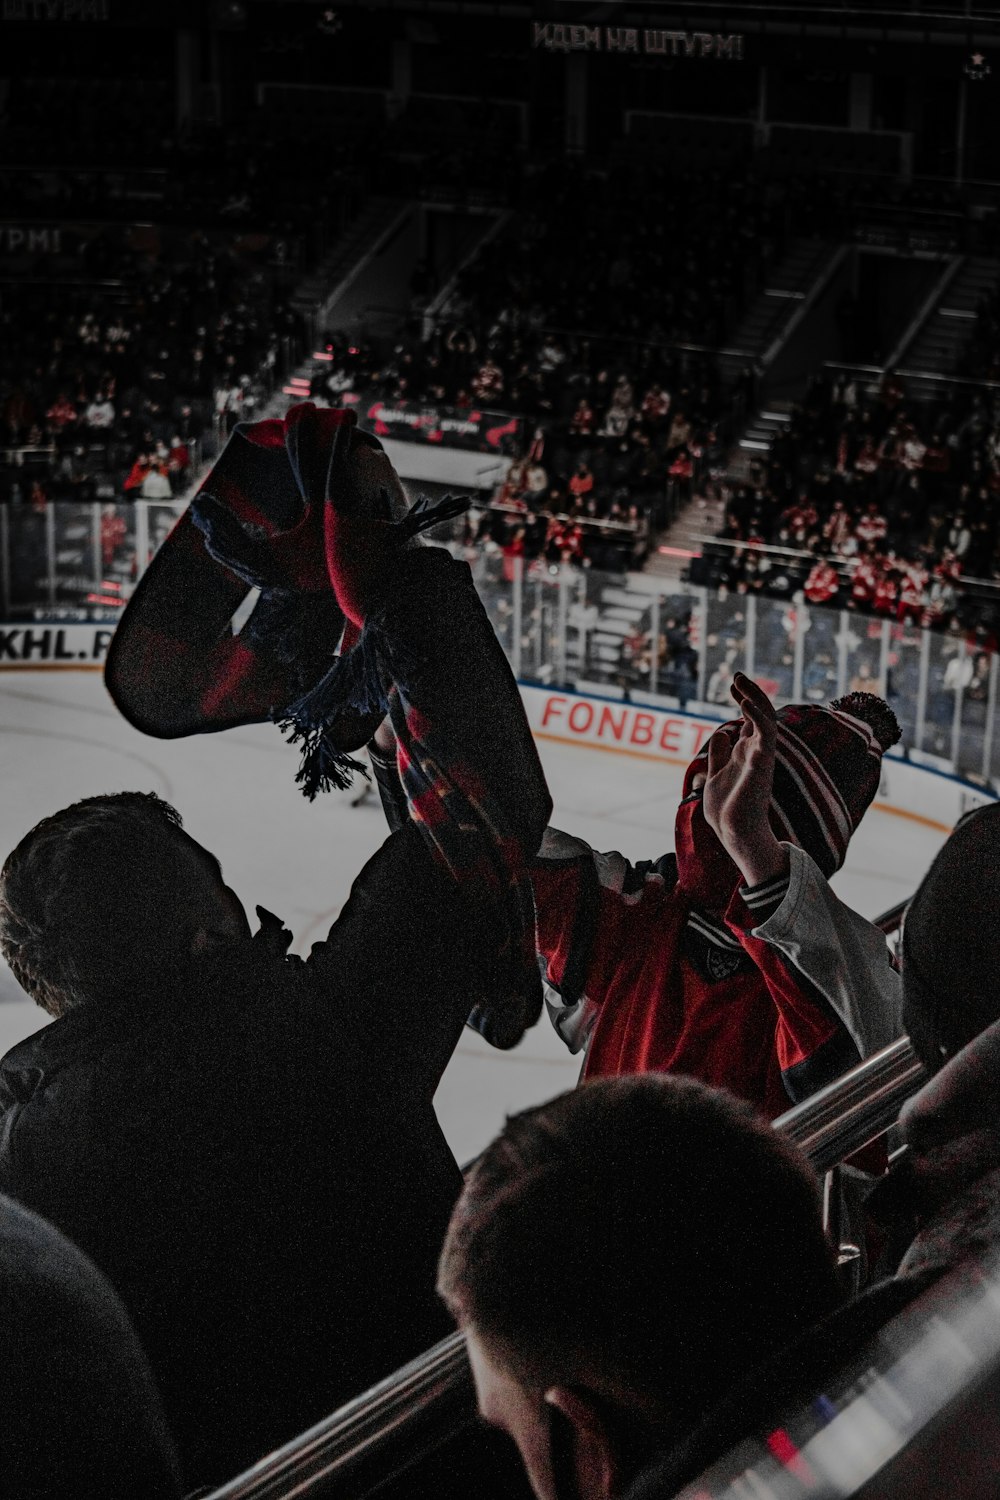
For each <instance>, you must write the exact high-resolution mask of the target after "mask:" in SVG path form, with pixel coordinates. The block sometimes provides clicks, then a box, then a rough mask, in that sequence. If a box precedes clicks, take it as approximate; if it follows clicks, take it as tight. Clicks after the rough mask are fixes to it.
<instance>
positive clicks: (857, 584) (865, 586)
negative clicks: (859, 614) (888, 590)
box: [851, 557, 880, 605]
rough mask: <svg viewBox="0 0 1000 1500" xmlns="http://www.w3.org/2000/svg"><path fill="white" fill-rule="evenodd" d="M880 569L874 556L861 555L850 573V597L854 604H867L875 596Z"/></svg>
mask: <svg viewBox="0 0 1000 1500" xmlns="http://www.w3.org/2000/svg"><path fill="white" fill-rule="evenodd" d="M879 574H880V569H879V567H878V564H877V563H876V562H875V560H874V558H871V557H861V558H859V559H858V563H857V566H856V567H855V569H854V572H853V574H852V575H851V598H852V599H853V600H854V603H855V604H860V605H869V604H871V603H872V601H873V599H874V598H875V590H876V588H877V587H878V581H879Z"/></svg>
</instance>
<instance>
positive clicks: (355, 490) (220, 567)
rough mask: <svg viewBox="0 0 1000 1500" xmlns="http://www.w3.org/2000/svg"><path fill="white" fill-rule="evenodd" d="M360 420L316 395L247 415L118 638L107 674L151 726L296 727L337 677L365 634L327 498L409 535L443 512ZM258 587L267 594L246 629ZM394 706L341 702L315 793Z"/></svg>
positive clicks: (179, 729) (341, 771) (327, 727)
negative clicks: (352, 616) (242, 610)
mask: <svg viewBox="0 0 1000 1500" xmlns="http://www.w3.org/2000/svg"><path fill="white" fill-rule="evenodd" d="M356 422H357V417H356V414H355V413H354V412H352V411H343V410H319V409H317V408H316V407H315V406H314V405H313V404H312V403H311V402H304V403H302V404H301V405H298V406H293V407H291V408H290V409H289V411H288V412H287V413H286V415H285V417H284V418H283V419H277V418H274V419H269V420H265V421H261V422H253V423H240V424H239V425H238V426H237V427H236V428H234V430H233V433H232V436H231V437H230V439H229V442H228V443H227V444H226V447H225V449H224V450H223V452H222V454H221V455H220V457H219V459H218V461H217V462H216V464H215V465H214V467H213V469H212V471H211V473H210V474H209V475H208V477H207V479H206V480H205V482H204V484H203V485H202V486H201V489H200V490H199V492H198V494H197V495H196V496H195V498H194V500H193V501H192V503H191V505H190V507H189V508H188V510H187V511H186V512H185V513H184V515H183V516H182V517H181V519H180V520H179V521H178V523H177V525H176V526H175V527H174V529H173V531H172V532H171V533H170V535H169V536H168V538H167V540H166V541H165V542H164V544H163V546H162V547H161V548H160V550H159V551H158V552H157V554H156V556H155V557H154V558H153V560H152V562H151V563H150V566H149V568H148V569H147V571H146V572H145V573H144V575H143V577H142V578H141V580H140V582H139V585H138V587H137V588H136V591H135V593H134V594H133V596H132V598H131V599H130V600H129V603H128V605H127V607H126V609H125V611H124V613H123V615H122V618H121V620H120V622H119V624H118V628H117V630H116V631H115V635H114V638H113V640H112V643H111V649H110V651H109V653H108V660H107V664H106V667H105V681H106V683H107V687H108V691H109V692H110V694H111V697H112V698H113V699H114V701H115V703H116V705H117V706H118V708H119V709H120V710H121V712H122V713H123V714H124V715H125V717H126V718H127V719H128V720H129V721H130V722H131V723H132V724H134V725H135V726H136V728H138V729H141V730H142V731H143V732H144V733H146V734H151V735H155V736H157V737H158V738H162V739H171V738H176V737H179V736H182V735H189V734H208V733H213V732H214V731H217V730H221V729H228V728H230V727H232V726H234V725H238V724H252V723H259V722H262V721H264V720H267V719H275V720H282V721H283V722H284V723H285V725H286V726H288V727H289V728H291V729H292V730H294V728H295V713H294V706H295V705H297V704H298V703H300V702H301V701H303V699H304V698H305V699H308V696H309V694H310V693H311V692H312V691H313V690H314V689H315V688H316V687H317V684H320V683H322V682H323V681H324V680H325V679H326V678H328V677H329V674H330V672H331V670H332V669H333V668H334V667H335V666H336V663H337V650H338V645H340V646H341V649H342V650H347V648H348V647H350V646H351V645H352V643H353V641H354V640H355V639H356V632H355V630H354V628H353V627H352V626H351V625H350V624H349V623H347V628H346V632H345V615H344V613H343V611H342V610H341V608H340V605H339V604H338V601H337V596H336V593H335V591H334V588H333V586H332V584H331V577H330V570H329V568H328V565H327V542H328V539H327V535H326V532H327V530H328V520H329V518H328V516H327V511H328V510H330V509H331V507H332V504H333V503H336V504H337V505H338V506H341V507H344V508H346V509H347V510H348V511H349V512H351V513H355V514H360V515H365V514H367V515H375V516H378V517H379V518H380V519H381V520H383V521H385V522H387V523H390V528H389V529H390V530H392V531H393V532H395V530H396V526H397V525H398V527H399V529H400V539H401V540H402V539H405V537H406V536H410V535H412V534H413V533H414V532H415V531H417V530H421V529H423V527H424V526H425V525H427V524H430V523H431V522H432V521H433V519H435V516H434V512H433V511H427V510H424V511H422V512H421V514H420V515H419V516H417V517H413V515H412V513H410V510H409V502H408V500H407V497H406V494H405V492H404V490H403V487H402V485H401V484H400V482H399V479H398V477H397V475H396V472H395V470H394V469H393V467H392V464H391V463H390V462H389V460H388V458H387V457H386V455H385V453H384V452H383V450H382V445H381V444H380V443H379V441H378V439H377V438H375V437H373V436H372V435H371V434H370V433H367V432H363V431H362V430H361V429H360V428H358V427H357V426H356ZM453 508H454V506H452V509H453ZM408 516H409V517H410V518H409V519H406V518H407V517H408ZM392 523H396V524H395V525H394V524H392ZM253 588H256V589H258V590H259V591H260V597H259V599H258V601H257V603H256V604H255V606H254V608H253V612H252V614H251V615H250V618H249V619H248V621H247V622H246V624H245V625H244V627H243V629H242V630H241V631H240V632H239V634H238V635H234V634H233V631H232V628H231V621H232V618H233V615H234V614H235V612H236V611H237V609H238V608H239V606H240V605H241V604H242V603H243V601H244V600H245V599H246V597H247V595H248V593H249V592H250V590H251V589H253ZM327 696H328V697H330V696H331V694H329V693H328V694H327ZM383 712H384V706H383V704H382V703H381V702H372V703H370V704H368V705H367V706H366V708H365V709H364V710H358V709H355V708H352V707H351V706H350V704H349V703H348V702H346V701H344V702H343V703H338V704H337V705H336V707H335V709H334V710H331V712H330V713H329V714H328V716H327V719H326V722H325V723H324V724H323V726H322V734H323V739H324V750H325V758H324V773H323V776H322V777H321V778H319V779H318V781H316V782H311V783H310V786H309V787H307V790H309V791H310V793H311V792H313V791H314V790H315V789H316V786H317V785H322V786H327V785H331V784H333V785H342V784H345V781H346V779H347V775H348V773H349V771H350V770H352V769H361V767H360V766H359V764H358V763H357V762H352V761H350V760H349V759H347V758H346V757H345V756H344V754H343V752H346V751H349V750H353V749H357V748H359V747H360V746H361V745H363V744H365V743H366V742H367V740H368V739H369V738H370V737H371V735H372V734H373V733H374V730H375V728H376V726H377V724H378V722H379V720H380V718H381V716H382V713H383Z"/></svg>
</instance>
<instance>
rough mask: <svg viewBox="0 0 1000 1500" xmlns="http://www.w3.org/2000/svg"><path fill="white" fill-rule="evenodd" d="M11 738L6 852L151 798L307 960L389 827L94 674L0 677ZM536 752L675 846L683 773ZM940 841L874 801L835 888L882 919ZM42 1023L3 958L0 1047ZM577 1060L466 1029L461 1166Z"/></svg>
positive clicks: (259, 738)
mask: <svg viewBox="0 0 1000 1500" xmlns="http://www.w3.org/2000/svg"><path fill="white" fill-rule="evenodd" d="M0 735H2V743H3V767H4V775H3V797H2V803H0V857H3V856H5V855H6V853H7V851H8V850H10V849H11V848H12V847H13V846H14V844H15V843H16V842H17V841H18V839H20V838H21V836H22V835H23V834H25V833H26V832H27V831H28V829H30V828H31V827H32V826H33V824H35V823H36V822H37V821H38V820H39V818H42V817H44V816H45V815H46V814H47V813H50V812H53V811H55V810H56V809H57V808H59V807H62V806H65V805H66V804H67V803H69V802H73V801H75V800H76V799H77V798H80V797H86V796H92V795H94V794H95V793H99V792H109V791H122V790H126V789H127V790H136V791H154V792H157V793H158V794H159V795H160V796H161V797H164V798H166V799H167V801H169V802H172V803H174V805H175V806H176V807H177V808H178V809H179V811H180V812H181V813H182V815H183V817H184V823H185V827H186V828H187V829H188V831H189V832H190V833H191V834H192V835H193V836H194V837H195V838H197V839H198V840H200V841H201V842H202V843H204V844H206V845H207V846H208V848H210V849H211V850H213V851H214V852H215V853H216V854H218V856H219V858H220V859H221V860H222V865H223V870H224V873H225V876H226V880H227V881H228V883H229V884H230V885H231V886H232V887H233V888H234V889H235V890H236V892H237V893H238V894H239V896H240V897H241V898H242V899H243V902H244V905H245V906H246V908H247V911H248V912H249V913H250V914H251V916H252V914H253V908H254V905H255V904H257V903H258V902H259V903H260V904H261V905H263V906H266V907H268V908H269V909H270V910H272V911H274V912H276V913H278V915H279V916H281V918H282V919H283V921H284V922H285V924H286V925H287V926H288V927H289V928H290V929H291V931H292V932H293V933H294V935H295V943H294V951H296V952H299V953H305V952H308V949H309V947H310V944H311V943H313V942H315V941H316V940H317V939H319V938H321V937H323V936H324V935H325V934H326V931H327V929H328V927H329V926H330V923H331V922H332V921H333V920H334V918H335V917H336V915H337V913H338V911H339V910H340V907H341V905H342V903H343V902H344V900H345V899H346V897H347V893H348V890H349V888H350V884H351V881H352V879H353V877H354V876H355V874H356V873H357V872H358V871H359V870H360V868H361V866H362V865H363V864H364V862H365V860H366V859H367V858H368V857H369V855H370V854H371V853H373V851H374V850H375V849H376V848H377V846H378V845H379V843H381V841H382V839H383V837H384V836H385V825H384V822H383V819H382V811H381V807H380V806H379V803H378V799H377V797H376V796H373V797H372V798H370V799H369V800H368V801H367V802H365V803H364V804H362V805H361V806H359V807H352V806H351V805H350V804H351V799H352V797H353V796H354V795H355V792H339V793H332V794H330V795H329V796H326V797H321V798H319V799H317V801H316V802H315V803H314V804H312V805H310V804H309V803H307V802H306V801H305V800H304V798H303V797H302V796H301V794H300V792H299V790H298V788H297V787H296V786H295V781H294V777H295V770H296V766H297V753H296V751H295V750H294V749H291V748H289V747H288V746H287V745H285V744H284V742H283V741H282V739H281V736H280V734H279V733H278V731H277V730H276V729H274V728H272V727H271V726H268V725H261V726H257V727H253V728H249V729H241V730H232V731H230V732H228V733H226V734H223V735H212V736H202V737H197V738H193V739H188V740H174V741H169V742H164V741H159V740H153V739H147V738H146V737H144V736H143V735H141V734H139V733H138V732H137V731H136V730H134V729H132V728H131V726H130V725H128V724H127V723H126V722H125V720H124V719H122V718H121V717H120V716H119V715H118V714H117V712H116V711H115V709H114V708H113V706H112V704H111V701H110V699H109V698H108V697H107V695H106V693H105V691H104V686H103V681H102V678H101V676H100V673H99V672H95V671H82V670H81V671H65V672H53V671H45V672H43V671H38V672H35V671H27V670H25V671H17V672H7V673H5V674H0ZM539 748H540V751H541V755H542V760H543V763H544V765H545V770H546V774H547V776H548V779H549V785H550V787H551V790H552V796H553V800H554V802H555V818H554V821H555V822H556V823H557V825H559V826H560V827H564V828H566V829H568V830H569V831H571V832H573V833H577V834H580V835H581V836H582V837H584V838H586V839H587V840H588V841H589V842H590V843H591V844H593V845H594V846H595V847H597V848H601V849H620V850H621V851H622V852H623V853H624V854H626V855H627V856H629V857H630V858H633V859H639V858H651V857H654V856H656V855H659V854H662V853H663V852H664V850H667V849H669V848H671V847H672V841H673V813H674V808H675V806H676V803H677V798H678V795H679V790H680V783H681V776H682V768H681V767H679V766H677V767H674V766H664V765H662V764H656V763H655V762H652V761H648V760H643V759H640V758H638V757H636V758H630V757H628V756H623V755H622V754H621V753H609V752H607V751H604V750H601V749H599V748H596V747H591V746H586V745H580V744H572V745H571V744H565V743H562V742H558V741H555V740H548V739H543V740H540V742H539ZM945 836H946V830H945V829H944V828H943V827H942V828H941V829H940V830H937V829H935V828H934V827H930V826H927V825H926V824H925V823H923V822H916V821H912V820H909V819H907V818H905V817H904V816H901V815H900V814H899V813H898V812H890V811H888V810H881V809H879V808H878V806H876V807H874V808H873V809H872V810H871V811H870V812H869V813H868V815H867V817H866V819H865V822H864V823H863V825H862V827H861V829H860V831H859V833H858V834H857V836H856V837H855V839H854V841H853V843H852V845H851V851H850V858H849V861H848V865H847V868H846V869H845V870H843V871H841V873H840V874H839V875H838V876H837V878H836V880H835V882H834V884H835V887H836V889H837V891H838V893H839V894H840V896H841V897H842V898H843V899H844V900H846V901H847V902H849V903H850V904H851V905H853V906H855V907H856V908H857V909H858V910H859V911H861V912H863V913H864V914H865V915H867V916H876V915H878V914H879V913H880V912H882V911H885V910H886V909H887V908H888V907H890V906H893V905H895V904H896V903H897V902H898V901H901V900H904V899H905V898H906V897H907V896H909V895H910V894H911V893H912V891H913V889H914V887H915V886H916V884H917V883H918V881H919V879H920V877H921V875H922V874H923V872H924V870H925V869H926V868H927V866H928V864H929V863H930V860H931V859H932V857H933V855H934V853H935V852H936V850H937V849H938V848H939V847H940V845H941V843H942V842H943V840H944V838H945ZM43 1021H44V1016H43V1013H42V1012H41V1011H39V1010H38V1009H37V1008H36V1007H35V1006H34V1005H33V1004H32V1003H31V1002H29V1001H26V1000H25V998H24V997H23V995H22V992H21V991H20V989H19V988H18V987H17V985H16V984H15V983H14V980H13V978H12V976H11V975H10V972H9V970H7V968H6V966H4V965H2V964H0V1051H6V1049H7V1048H8V1047H10V1046H11V1045H13V1043H14V1042H16V1041H18V1040H20V1039H21V1038H22V1037H24V1036H27V1035H28V1034H29V1033H30V1032H32V1031H34V1030H37V1028H38V1026H39V1024H40V1023H41V1022H43ZM579 1067H580V1063H579V1059H578V1058H573V1057H570V1056H569V1055H568V1054H567V1053H566V1051H565V1049H564V1048H563V1046H562V1043H561V1042H559V1041H558V1039H557V1038H556V1037H555V1034H554V1033H553V1032H552V1031H551V1029H550V1028H549V1026H548V1023H547V1021H546V1020H544V1019H543V1020H542V1021H541V1022H540V1023H539V1025H538V1026H537V1027H535V1028H534V1030H533V1031H531V1032H529V1033H528V1035H527V1036H526V1037H525V1038H524V1041H523V1042H522V1043H521V1045H520V1046H519V1047H518V1048H516V1049H515V1050H514V1051H513V1052H509V1053H504V1052H496V1051H493V1050H491V1049H490V1048H489V1047H488V1046H487V1045H486V1044H485V1043H484V1042H482V1041H481V1040H480V1038H479V1037H478V1036H476V1035H475V1034H473V1033H472V1032H469V1031H466V1032H465V1033H464V1037H463V1040H462V1042H461V1044H460V1045H459V1048H458V1050H457V1052H456V1054H455V1057H454V1059H453V1061H452V1063H451V1065H450V1067H449V1069H448V1072H447V1073H446V1075H445V1078H444V1080H443V1082H442V1084H441V1088H440V1090H439V1092H438V1095H437V1106H438V1111H439V1115H440V1118H441V1122H442V1125H443V1127H444V1130H445V1133H446V1134H447V1136H448V1139H449V1141H450V1142H451V1144H452V1147H453V1149H454V1151H455V1153H456V1155H457V1156H458V1158H459V1160H460V1161H464V1160H466V1159H468V1158H469V1157H471V1156H473V1155H474V1154H475V1153H476V1152H477V1151H478V1150H479V1149H480V1148H481V1147H482V1146H483V1145H485V1144H486V1142H487V1141H488V1140H489V1139H491V1137H492V1136H493V1135H494V1134H495V1133H496V1131H497V1129H498V1128H499V1126H500V1124H501V1123H502V1120H503V1117H504V1115H505V1114H507V1113H509V1112H511V1111H513V1110H517V1109H520V1108H523V1107H524V1106H526V1105H528V1104H532V1103H536V1102H539V1101H541V1100H543V1099H546V1098H549V1097H551V1096H552V1095H553V1094H555V1093H557V1092H559V1091H560V1090H562V1089H565V1088H568V1087H571V1086H572V1085H573V1084H574V1083H575V1081H576V1078H577V1075H578V1073H579Z"/></svg>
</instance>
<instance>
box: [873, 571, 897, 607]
mask: <svg viewBox="0 0 1000 1500" xmlns="http://www.w3.org/2000/svg"><path fill="white" fill-rule="evenodd" d="M898 597H899V588H898V586H897V583H896V580H895V578H894V577H893V575H892V574H891V573H881V574H880V575H879V579H878V582H877V583H876V585H875V597H874V599H873V600H872V604H873V606H874V608H875V609H876V610H877V611H878V612H879V614H891V613H892V611H893V610H894V609H895V607H896V600H897V598H898Z"/></svg>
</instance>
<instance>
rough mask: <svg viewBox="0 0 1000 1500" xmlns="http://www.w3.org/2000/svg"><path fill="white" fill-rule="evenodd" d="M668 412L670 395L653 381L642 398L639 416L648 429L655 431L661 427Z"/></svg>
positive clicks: (657, 382)
mask: <svg viewBox="0 0 1000 1500" xmlns="http://www.w3.org/2000/svg"><path fill="white" fill-rule="evenodd" d="M669 411H670V394H669V392H668V391H665V390H664V389H663V387H662V386H661V385H660V383H659V381H654V382H653V384H652V385H651V386H650V388H649V390H648V391H647V392H646V394H645V396H644V397H643V398H642V406H641V407H640V408H639V415H640V416H641V417H642V420H643V421H644V422H645V423H646V425H647V426H648V427H650V428H652V429H653V430H654V431H656V430H657V429H659V428H660V427H662V426H663V424H664V422H665V421H666V419H667V415H668V413H669Z"/></svg>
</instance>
